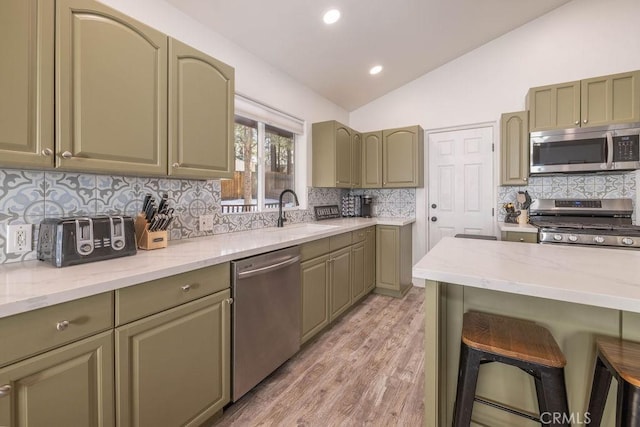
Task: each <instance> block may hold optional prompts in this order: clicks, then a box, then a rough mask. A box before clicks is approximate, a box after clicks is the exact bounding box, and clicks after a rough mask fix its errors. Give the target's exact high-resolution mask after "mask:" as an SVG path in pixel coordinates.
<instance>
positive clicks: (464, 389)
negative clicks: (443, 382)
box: [453, 343, 480, 427]
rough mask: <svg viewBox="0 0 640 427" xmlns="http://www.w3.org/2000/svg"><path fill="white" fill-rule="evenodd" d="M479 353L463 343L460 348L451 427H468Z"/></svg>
mask: <svg viewBox="0 0 640 427" xmlns="http://www.w3.org/2000/svg"><path fill="white" fill-rule="evenodd" d="M479 370H480V353H479V352H478V351H476V350H473V349H471V348H469V347H468V346H467V345H466V344H465V343H462V345H461V347H460V367H459V369H458V388H457V392H456V402H455V407H454V408H453V427H469V424H471V412H472V411H473V400H474V398H475V395H476V384H477V383H478V371H479Z"/></svg>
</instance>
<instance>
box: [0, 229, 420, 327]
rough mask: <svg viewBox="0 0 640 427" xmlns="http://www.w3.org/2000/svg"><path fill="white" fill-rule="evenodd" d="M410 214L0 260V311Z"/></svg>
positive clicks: (0, 314) (111, 287) (18, 309)
mask: <svg viewBox="0 0 640 427" xmlns="http://www.w3.org/2000/svg"><path fill="white" fill-rule="evenodd" d="M413 222H415V219H414V218H342V219H335V220H325V221H319V222H310V223H302V224H290V225H285V226H284V227H283V228H275V227H274V228H263V229H258V230H252V231H243V232H238V233H227V234H219V235H215V236H211V237H199V238H194V239H185V240H175V241H170V242H169V246H168V247H167V248H164V249H156V250H153V251H144V250H138V254H137V255H134V256H129V257H123V258H116V259H112V260H107V261H98V262H92V263H87V264H81V265H74V266H69V267H63V268H56V267H54V266H52V265H51V264H48V263H44V262H42V261H28V262H22V263H16V264H5V265H2V266H0V317H6V316H10V315H13V314H18V313H22V312H25V311H29V310H33V309H36V308H41V307H46V306H49V305H54V304H59V303H62V302H66V301H71V300H74V299H78V298H83V297H87V296H90V295H96V294H99V293H102V292H107V291H111V290H114V289H118V288H123V287H126V286H131V285H135V284H138V283H143V282H147V281H149V280H155V279H159V278H162V277H166V276H171V275H174V274H179V273H184V272H186V271H190V270H195V269H197V268H202V267H206V266H210V265H215V264H220V263H223V262H227V261H231V260H234V259H239V258H244V257H248V256H252V255H256V254H259V253H264V252H269V251H273V250H277V249H281V248H285V247H288V246H293V245H299V244H301V243H305V242H309V241H312V240H316V239H320V238H323V237H328V236H332V235H335V234H340V233H344V232H347V231H353V230H357V229H360V228H363V227H368V226H371V225H376V224H381V225H397V226H403V225H407V224H411V223H413Z"/></svg>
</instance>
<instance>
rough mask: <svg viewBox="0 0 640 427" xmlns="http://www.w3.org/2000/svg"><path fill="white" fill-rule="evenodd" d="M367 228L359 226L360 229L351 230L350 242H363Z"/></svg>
mask: <svg viewBox="0 0 640 427" xmlns="http://www.w3.org/2000/svg"><path fill="white" fill-rule="evenodd" d="M367 230H368V228H361V229H360V230H356V231H352V232H351V243H360V242H364V239H365V237H366V236H367Z"/></svg>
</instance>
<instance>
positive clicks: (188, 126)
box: [168, 39, 235, 178]
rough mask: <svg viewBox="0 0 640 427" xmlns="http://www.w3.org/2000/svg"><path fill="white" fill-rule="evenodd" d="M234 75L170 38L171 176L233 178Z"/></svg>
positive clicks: (224, 66)
mask: <svg viewBox="0 0 640 427" xmlns="http://www.w3.org/2000/svg"><path fill="white" fill-rule="evenodd" d="M233 144H234V70H233V68H232V67H230V66H228V65H226V64H224V63H222V62H220V61H218V60H216V59H214V58H212V57H210V56H208V55H206V54H204V53H202V52H200V51H198V50H196V49H194V48H192V47H190V46H188V45H186V44H184V43H181V42H179V41H178V40H174V39H169V160H168V161H169V175H172V176H176V177H183V178H232V177H233V168H234V158H235V157H234V151H233Z"/></svg>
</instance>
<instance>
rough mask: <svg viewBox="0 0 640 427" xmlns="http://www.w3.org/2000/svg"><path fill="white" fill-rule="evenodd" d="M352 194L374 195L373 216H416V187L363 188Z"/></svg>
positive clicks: (353, 191)
mask: <svg viewBox="0 0 640 427" xmlns="http://www.w3.org/2000/svg"><path fill="white" fill-rule="evenodd" d="M351 194H354V195H363V196H372V197H373V203H372V208H371V215H372V216H382V217H392V218H413V217H415V216H416V189H415V188H393V189H387V188H384V189H362V190H352V191H351Z"/></svg>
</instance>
